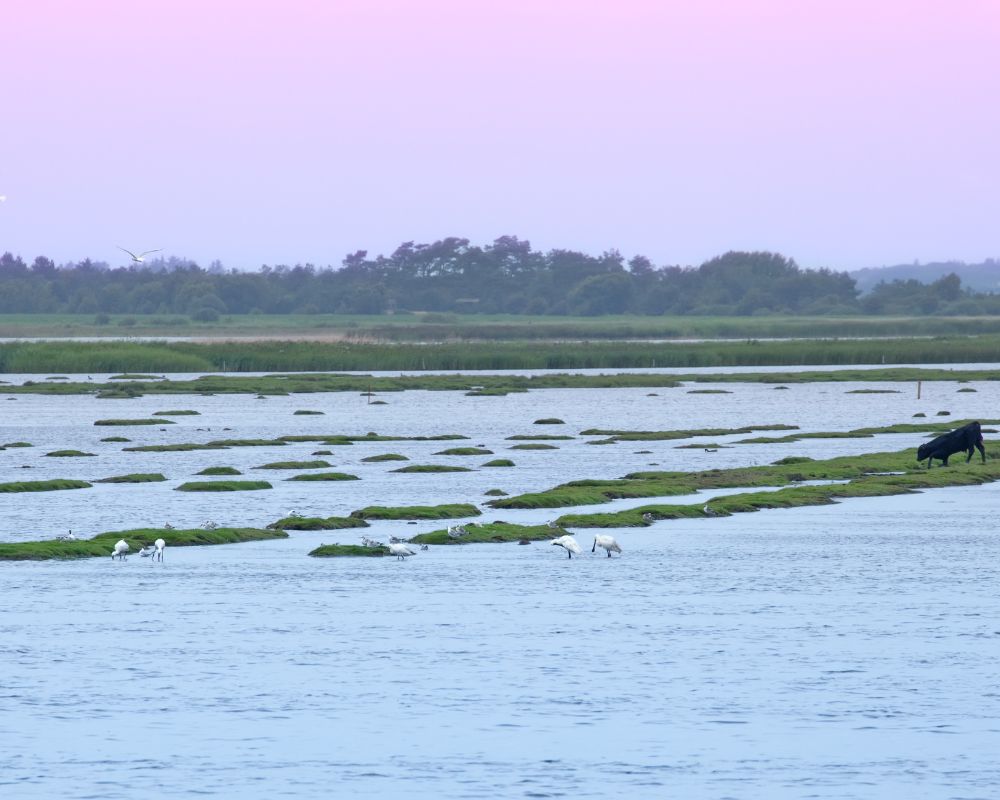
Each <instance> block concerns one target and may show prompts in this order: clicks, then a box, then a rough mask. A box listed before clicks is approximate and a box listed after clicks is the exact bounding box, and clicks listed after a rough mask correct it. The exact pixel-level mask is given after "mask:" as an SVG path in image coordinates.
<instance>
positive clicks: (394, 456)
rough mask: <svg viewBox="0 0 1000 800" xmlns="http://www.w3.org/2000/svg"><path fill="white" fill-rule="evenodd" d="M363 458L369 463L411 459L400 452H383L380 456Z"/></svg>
mask: <svg viewBox="0 0 1000 800" xmlns="http://www.w3.org/2000/svg"><path fill="white" fill-rule="evenodd" d="M361 460H362V461H365V462H369V463H378V462H380V461H409V460H410V459H408V458H407V457H406V456H403V455H400V454H399V453H382V454H381V455H378V456H367V457H366V458H362V459H361Z"/></svg>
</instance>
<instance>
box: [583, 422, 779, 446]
mask: <svg viewBox="0 0 1000 800" xmlns="http://www.w3.org/2000/svg"><path fill="white" fill-rule="evenodd" d="M798 429H799V426H798V425H747V426H744V427H742V428H691V429H687V430H684V429H680V430H668V431H618V430H604V429H602V428H588V429H587V430H585V431H580V435H581V436H607V437H608V438H607V439H601V440H598V441H593V442H589V444H613V443H614V442H653V441H669V440H671V439H690V438H692V437H694V436H727V435H730V434H736V433H754V432H756V431H797V430H798Z"/></svg>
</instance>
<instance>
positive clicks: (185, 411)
mask: <svg viewBox="0 0 1000 800" xmlns="http://www.w3.org/2000/svg"><path fill="white" fill-rule="evenodd" d="M153 416H154V417H199V416H201V412H200V411H192V410H191V409H190V408H182V409H178V410H177V411H154V412H153Z"/></svg>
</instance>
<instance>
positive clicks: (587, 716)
mask: <svg viewBox="0 0 1000 800" xmlns="http://www.w3.org/2000/svg"><path fill="white" fill-rule="evenodd" d="M860 387H861V385H860V384H843V383H836V384H823V383H815V384H794V385H791V387H790V388H789V389H788V390H787V391H777V390H774V389H773V388H772V387H771V386H769V385H764V384H732V385H715V384H713V386H712V388H723V389H727V390H729V391H731V392H732V393H731V394H711V395H702V394H688V393H687V389H689V388H702V387H684V388H678V389H653V390H645V389H616V390H597V389H593V390H537V391H532V392H530V393H527V394H511V395H508V396H506V397H466V396H464V395H463V394H461V393H458V392H420V391H414V392H405V393H387V394H384V395H382V396H380V398H378V399H383V400H385V401H386V405H369V404H368V403H367V398H364V397H359V396H357V395H353V394H314V395H298V396H294V397H271V398H268V399H267V400H257V399H254V397H253V396H252V395H228V396H212V397H202V396H155V395H154V396H146V397H142V398H139V399H135V400H97V399H95V398H92V397H89V396H88V397H55V396H32V395H16V396H13V395H12V397H15V399H13V400H6V399H4V398H5V395H3V394H2V393H0V403H3V406H2V408H3V410H4V411H5V412H6V413H5V415H4V425H3V434H2V441H5V442H12V441H27V442H31V443H32V444H33V445H34V447H31V448H12V449H7V450H3V451H0V481H21V480H42V479H47V478H83V479H92V478H101V477H107V476H111V475H121V474H124V473H132V472H161V473H163V474H164V475H166V476H167V477H168V481H166V482H163V483H151V484H134V485H133V484H97V485H95V486H94V487H93V488H91V489H82V490H74V491H61V492H46V493H36V494H0V541H19V540H29V539H38V538H47V537H50V536H54V535H56V534H57V533H60V532H63V531H64V530H66V529H69V528H72V529H73V530H74V531H75V532H76V533H78V534H80V535H84V536H86V535H91V534H94V533H98V532H102V531H108V530H118V529H126V528H134V527H143V526H160V525H162V524H163V523H164V522H168V521H169V522H171V523H172V524H174V525H175V526H176V527H188V526H198V525H200V524H201V523H202V522H203V521H206V520H214V521H216V522H217V523H219V524H225V525H254V526H263V525H266V524H267V523H269V522H272V521H274V520H276V519H279V518H280V517H282V516H284V515H285V514H286V513H287V512H288V511H289V510H296V511H298V512H299V513H302V514H305V515H314V514H315V515H322V516H330V515H345V514H348V513H349V512H350V511H352V510H354V509H357V508H361V507H363V506H367V505H393V506H395V505H414V504H420V505H433V504H438V503H456V502H471V503H476V504H478V505H479V506H480V508H481V509H482V510H483V512H484V514H483V516H482V517H480V518H478V519H480V520H483V521H488V520H492V519H498V518H501V519H504V520H507V521H510V522H525V523H539V522H544V521H545V520H546V519H550V518H552V517H554V516H557V515H559V514H563V513H569V512H574V511H605V510H611V509H613V508H619V507H622V506H621V505H619V504H607V505H603V506H588V507H580V508H577V509H558V510H540V511H509V510H504V511H500V512H496V511H493V510H491V509H489V508H488V507H486V506H485V505H484V501H486V500H487V499H489V498H487V497H484V492H485V491H486V490H487V489H490V488H494V487H495V488H502V489H504V490H505V491H507V492H509V493H510V494H517V493H521V492H526V491H536V490H540V489H544V488H548V487H550V486H552V485H555V484H557V483H560V482H563V481H567V480H573V479H579V478H608V477H618V476H620V475H623V474H625V473H627V472H630V471H636V470H644V469H681V470H695V469H705V468H711V467H722V468H724V467H733V466H741V465H747V464H766V463H770V462H772V461H774V460H776V459H778V458H781V457H784V456H788V455H808V456H812V457H816V458H825V457H829V456H831V455H836V454H847V453H862V452H874V451H882V450H898V449H901V448H904V447H910V446H915V445H916V444H919V443H920V442H921V441H923V440H924V438H925V437H924V436H923V435H920V434H917V435H882V436H877V437H874V438H870V439H836V440H806V441H803V442H798V443H792V444H762V445H748V444H740V445H737V444H733V446H732V447H723V448H722V449H719V450H718V451H717V452H714V453H709V452H706V451H705V450H704V449H677V445H680V444H689V443H691V440H680V441H660V442H621V443H618V444H614V445H606V446H595V445H589V444H587V443H586V442H587V441H588V440H590V439H594V438H598V437H593V436H587V437H580V436H578V434H579V432H580V431H582V430H584V429H586V428H591V427H596V428H610V429H630V430H666V429H676V428H700V427H727V428H729V427H738V426H742V425H752V424H775V423H785V424H795V425H799V426H801V427H802V429H803V430H807V431H819V430H823V431H827V430H848V429H851V428H857V427H864V426H873V425H888V424H892V423H898V422H909V421H916V420H912V415H913V414H914V413H916V412H918V411H922V412H924V413H926V414H927V418H928V420H933V419H935V416H934V415H935V412H937V411H939V410H948V411H950V412H951V417H952V418H953V419H961V418H964V417H968V418H984V419H985V418H991V417H993V418H996V417H1000V403H998V402H997V401H998V399H1000V397H998V395H1000V385H998V384H993V383H972V384H964V385H962V386H959V385H958V384H955V383H930V384H924V386H923V397H922V399H921V400H919V401H917V400H916V398H915V387H912V386H909V385H899V384H864V386H863V388H886V389H898V390H900V391H901V393H900V394H848V393H847V392H848V391H849V390H851V389H855V388H860ZM960 388H975V389H976V390H977V391H976V392H974V393H959V392H958V391H957V390H958V389H960ZM166 409H194V410H197V411H199V412H200V415H199V416H188V417H173V418H172V419H173V420H174V421H175V424H172V425H170V424H165V425H162V426H150V427H144V428H139V427H128V428H120V427H95V426H94V425H93V422H94V421H95V420H97V419H105V418H123V417H124V418H140V417H148V416H150V415H151V414H152V413H153V412H155V411H159V410H166ZM296 409H314V410H320V411H323V412H324V415H322V416H295V415H294V414H293V412H294V411H295V410H296ZM544 417H558V418H561V419H563V420H565V423H566V424H565V425H534V424H532V423H533V421H534V420H536V419H539V418H544ZM161 427H162V428H163V430H161ZM227 428H228V429H229V430H226V429H227ZM199 429H203V430H199ZM208 429H210V430H208ZM367 431H375V432H377V433H380V434H386V435H404V436H415V435H424V436H430V435H438V434H445V433H458V434H463V435H466V436H468V437H470V438H469V441H462V442H410V441H402V442H369V443H356V444H354V445H351V446H340V447H327V446H325V445H322V444H314V443H299V444H290V445H286V446H284V447H240V448H233V449H229V450H219V451H211V450H206V451H189V452H167V453H130V452H123V451H122V449H121V448H122V447H125V446H130V445H128V444H124V445H123V444H120V443H117V444H116V443H107V442H101V441H100V439H101V438H103V437H107V436H117V435H121V436H127V437H128V438H130V439H132V440H133V442H132V443H131V444H133V445H138V444H147V443H150V444H153V443H155V444H160V443H175V442H202V441H210V440H212V439H221V438H272V437H275V436H280V435H287V434H303V433H317V434H338V433H347V434H362V433H365V432H367ZM532 434H563V435H573V436H577V438H575V439H573V440H570V441H555V442H551V444H554V445H557V446H558V449H556V450H538V451H521V450H509V449H508V448H509V447H510V446H511V445H513V444H516V443H517V442H515V441H510V440H507V439H506V437H508V436H512V435H532ZM749 435H757V434H749ZM763 435H778V434H763ZM747 436H748V435H747V434H743V435H736V436H728V437H711V438H710V439H706V440H699V441H704V443H706V444H708V443H709V442H714V443H718V444H722V445H725V444H727V443H732V442H733V441H734V440H736V439H741V438H747ZM991 438H994V439H995V438H998V437H996V436H991V435H990V434H987V441H988V445H987V446H988V447H990V445H989V440H990V439H991ZM0 443H2V442H0ZM479 444H481V445H484V446H485V447H486V448H488V449H490V450H492V451H494V455H491V456H479V457H461V456H434V455H433V453H435V452H437V451H439V450H443V449H445V448H448V447H454V446H458V445H479ZM993 446H994V447H995V446H996V445H993ZM66 448H74V449H79V450H82V451H86V452H91V453H95V454H96V455H95V456H93V457H84V458H53V457H47V456H45V455H44V454H45V453H47V452H50V451H53V450H57V449H66ZM318 449H330V450H332V451H333V454H332V455H330V456H318V457H317V458H325V459H326V460H327V461H329V462H330V463H331V464H333V465H334V466H333V469H335V470H337V471H343V472H349V473H352V474H355V475H357V476H359V477H360V478H361V480H358V481H350V482H337V483H299V482H288V481H285V480H283V479H284V478H286V477H289V473H287V472H283V471H277V470H259V469H255V467H258V466H259V465H261V464H264V463H266V462H272V461H285V460H306V459H309V458H312V457H313V456H311V455H310V454H311V453H312V452H313V451H315V450H318ZM642 450H648V451H650V452H648V453H640V452H638V451H642ZM388 452H395V453H401V454H404V455H406V456H408V457H409V458H410V459H411V461H410V462H409V463H420V464H431V463H433V464H441V463H445V464H456V465H461V466H468V467H472V468H473V471H471V472H462V473H447V474H412V475H407V474H398V473H394V472H392V471H391V470H393V469H395V468H397V467H398V466H400V464H402V463H404V462H385V463H365V462H362V458H364V457H366V456H371V455H375V454H379V453H388ZM491 458H511V459H512V460H513V461H515V463H516V464H517V466H516V467H515V468H492V469H490V468H481V467H480V464H482V463H483V462H485V461H487V460H489V459H491ZM223 465H225V466H234V467H236V468H238V469H240V470H241V471H243V472H244V473H245V479H257V480H259V479H265V480H269V481H271V482H272V484H273V485H274V488H273V489H272V490H269V491H260V492H242V493H225V494H223V493H219V494H216V493H212V494H190V493H181V492H176V491H174V487H175V486H177V485H178V484H179V483H182V482H183V481H185V480H191V479H194V478H193V477H192V476H193V475H194V473H196V472H198V471H199V470H201V469H203V468H204V467H207V466H223ZM292 474H294V473H292ZM734 491H738V490H734ZM713 494H718V492H716V493H713ZM710 496H712V495H711V494H708V493H706V494H703V495H699V497H698V498H689V499H690V500H691V501H693V502H694V501H700V499H701V498H702V497H706V498H707V497H710ZM998 500H1000V485H990V484H987V485H983V486H979V487H971V488H954V489H939V490H933V491H928V492H924V493H920V494H914V495H908V496H902V497H889V498H875V499H857V500H850V501H846V502H842V503H839V504H836V505H832V506H823V507H811V508H800V509H791V510H775V511H763V512H758V513H754V514H740V515H735V516H733V517H728V518H717V519H695V520H678V521H663V522H659V523H656V524H655V525H653V526H651V527H649V528H645V529H625V530H613V531H610V533H613V535H615V536H616V537H617V538H618V540H619V542H620V543H621V545H622V548H623V550H624V553H623V554H622V556H621V557H620V558H619V557H615V558H612V559H608V558H605V557H604V556H603V555H591V553H590V551H589V545H590V542H591V535H592V532H588V531H585V530H581V531H578V532H577V536H578V539H579V540H580V542H581V544H582V545H584V546H585V548H586V549H585V552H584V554H583V556H581V557H579V558H574V559H572V560H569V559H567V558H566V557H565V553H564V552H563V551H562V550H561V549H560V548H554V547H551V546H550V545H548V544H546V543H544V542H542V543H536V544H533V545H531V546H526V547H519V546H517V545H513V544H503V545H501V544H496V545H465V546H458V547H432V548H430V549H429V550H428V551H421V552H419V553H418V554H417V555H416V556H414V557H413V558H411V559H408V560H407V561H405V562H397V561H396V560H394V559H388V558H383V559H311V558H309V557H308V556H307V555H306V554H307V553H308V552H309V551H310V550H311V549H313V548H314V547H315V546H317V545H318V544H320V543H321V542H327V543H329V542H333V541H339V542H342V543H347V542H356V541H358V540H359V539H360V537H361V535H362V534H367V535H371V536H374V537H375V538H381V539H383V540H385V539H386V538H387V537H388V535H390V534H395V535H400V536H411V535H414V534H416V533H420V532H424V531H429V530H434V529H438V528H440V527H442V526H443V525H444V524H446V523H440V522H438V523H433V522H432V523H420V524H418V525H407V524H406V523H400V522H375V523H373V525H372V527H371V528H370V529H367V530H357V531H356V530H347V531H322V532H313V533H309V532H291V536H290V538H288V539H286V540H278V541H269V542H259V543H248V544H238V545H228V546H219V547H201V548H174V549H168V551H167V554H166V561H165V563H164V564H162V565H160V564H152V563H149V562H148V561H147V560H145V559H140V558H138V557H135V556H133V557H131V558H129V559H128V561H126V562H125V563H113V562H112V561H111V560H110V559H88V560H82V561H76V562H68V563H55V562H37V563H32V562H28V563H0V599H2V606H0V607H2V612H0V796H3V797H11V798H22V797H25V798H34V797H39V798H41V797H56V796H58V797H64V798H134V797H179V796H193V795H215V796H219V797H248V798H257V797H259V798H272V797H281V796H294V797H297V798H305V797H317V798H319V797H332V796H358V797H427V798H432V797H433V798H484V797H566V796H573V797H650V798H653V797H656V798H661V797H668V796H676V797H699V798H700V797H706V798H727V797H732V798H757V797H759V798H786V797H787V798H799V797H818V798H856V797H866V798H868V797H879V798H897V797H913V798H924V797H926V798H944V797H956V798H958V797H961V798H979V797H981V798H987V797H995V796H996V787H997V785H1000V757H998V756H997V755H996V754H997V753H998V752H1000V711H998V709H1000V703H998V699H1000V694H998V693H1000V690H998V688H997V687H998V679H1000V668H998V666H997V664H998V661H997V657H998V655H1000V591H998V587H1000V566H998V565H1000V534H998V532H997V531H998V526H1000V511H998V509H1000V503H998ZM623 502H624V501H623ZM628 502H629V503H631V504H634V503H632V501H628ZM646 502H653V501H643V502H642V503H639V504H645V503H646ZM669 502H686V500H685V499H683V498H671V499H670V501H669Z"/></svg>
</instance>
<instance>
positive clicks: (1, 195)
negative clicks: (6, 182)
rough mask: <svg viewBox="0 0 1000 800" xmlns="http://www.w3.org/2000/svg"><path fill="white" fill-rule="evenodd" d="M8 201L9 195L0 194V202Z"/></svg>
mask: <svg viewBox="0 0 1000 800" xmlns="http://www.w3.org/2000/svg"><path fill="white" fill-rule="evenodd" d="M6 202H7V195H5V194H0V203H6Z"/></svg>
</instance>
